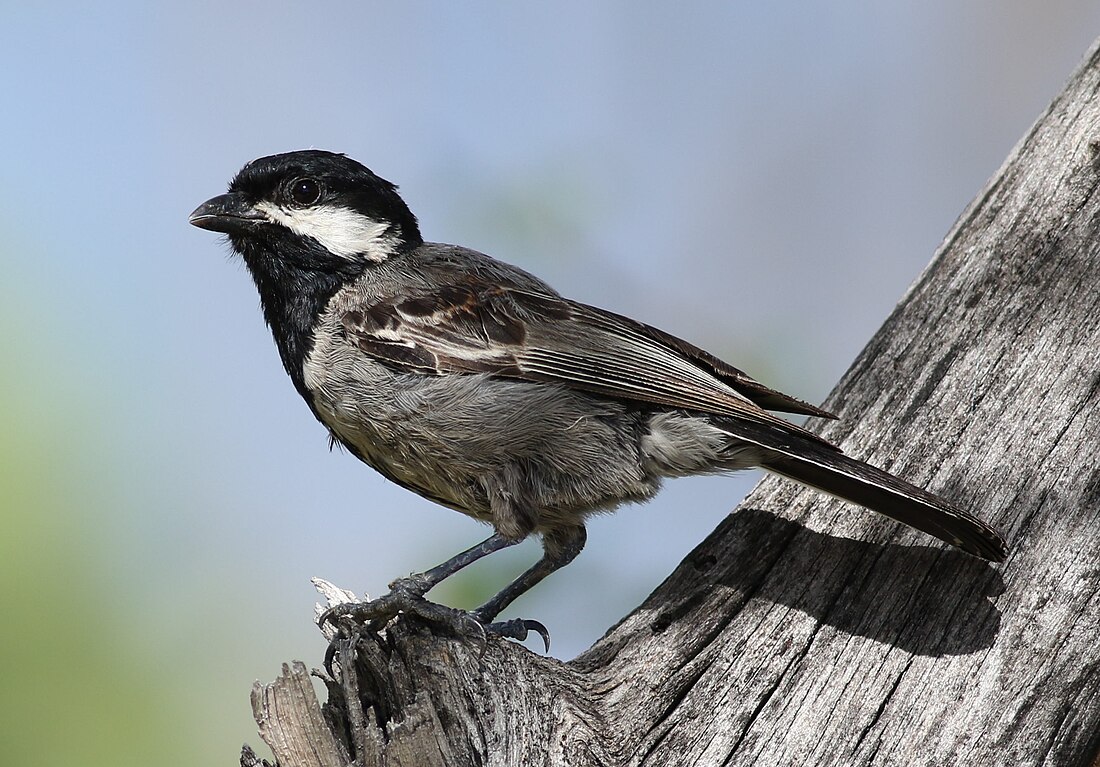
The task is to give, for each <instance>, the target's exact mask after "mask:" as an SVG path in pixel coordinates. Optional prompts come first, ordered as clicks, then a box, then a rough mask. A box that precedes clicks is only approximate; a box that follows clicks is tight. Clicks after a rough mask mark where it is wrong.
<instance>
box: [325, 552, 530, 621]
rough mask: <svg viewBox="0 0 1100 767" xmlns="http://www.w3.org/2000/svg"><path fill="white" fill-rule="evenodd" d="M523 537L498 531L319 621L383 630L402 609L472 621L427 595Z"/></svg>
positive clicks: (428, 616)
mask: <svg viewBox="0 0 1100 767" xmlns="http://www.w3.org/2000/svg"><path fill="white" fill-rule="evenodd" d="M521 540H522V538H508V537H506V536H503V535H501V534H500V533H494V534H493V535H491V536H489V537H488V538H486V539H485V540H484V541H482V542H481V543H479V544H477V545H476V546H472V547H470V548H468V549H466V550H465V551H463V552H461V553H460V554H456V555H455V556H453V557H451V558H450V559H448V560H447V561H446V562H443V563H442V564H439V565H436V566H435V567H433V568H432V569H430V570H425V571H424V572H422V573H413V574H412V575H409V576H407V577H405V578H398V579H397V580H395V581H394V582H393V583H391V584H390V591H389V593H387V594H383V595H382V596H380V597H378V598H377V599H372V600H370V601H368V602H345V603H343V604H338V605H333V606H332V607H330V608H329V609H328V610H326V611H325V612H323V613H321V616H320V618H318V621H317V622H318V624H319V625H321V626H324V625H325V624H326V623H335V621H336V620H337V619H339V618H343V617H349V616H350V617H354V618H356V619H358V620H360V621H362V622H363V623H364V624H365V625H366V626H367V628H368V629H380V628H382V627H383V626H385V625H386V623H388V622H389V621H390V620H391V619H392V618H394V617H396V616H397V614H398V613H401V612H406V613H414V614H416V615H419V616H420V617H422V618H425V619H427V620H430V621H434V622H437V623H456V622H459V621H468V620H469V619H470V617H472V616H470V614H469V613H466V612H465V611H463V610H455V609H453V608H450V607H445V606H444V605H438V604H435V603H434V602H429V601H428V600H426V599H424V595H425V594H427V593H428V591H430V590H431V589H432V588H433V587H435V586H437V585H438V584H439V583H440V582H441V581H442V580H444V579H445V578H448V577H450V576H452V575H454V574H455V573H457V572H458V571H459V570H461V569H462V568H464V567H466V566H467V565H470V564H473V563H474V562H476V561H477V560H479V559H481V558H482V557H485V556H487V555H489V554H492V553H493V552H494V551H500V550H501V549H506V548H508V547H509V546H514V545H516V544H517V543H519V542H520V541H521ZM509 601H510V600H509ZM475 620H476V619H475Z"/></svg>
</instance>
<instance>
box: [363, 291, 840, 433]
mask: <svg viewBox="0 0 1100 767" xmlns="http://www.w3.org/2000/svg"><path fill="white" fill-rule="evenodd" d="M343 327H344V331H345V333H346V335H347V337H348V339H349V340H350V341H351V342H352V343H354V344H355V345H356V346H357V347H358V348H359V349H360V350H361V351H363V352H364V353H366V354H369V355H371V356H372V357H374V358H376V359H379V360H381V361H383V362H386V363H388V364H390V365H392V366H394V367H397V368H400V369H405V370H408V371H415V372H418V373H422V374H427V375H441V374H447V373H451V374H453V373H489V374H492V375H496V376H501V377H508V378H515V379H520V380H527V381H540V382H549V383H556V384H561V385H565V386H569V387H572V388H575V389H580V390H584V391H588V392H593V393H596V394H601V395H604V396H609V397H615V398H618V399H626V400H634V401H638V402H647V403H652V404H655V405H662V406H666V407H675V408H684V409H687V410H695V411H699V412H703V413H710V414H714V415H719V416H727V417H732V418H743V419H749V420H752V421H756V422H759V423H764V424H769V425H773V426H779V425H782V426H783V427H789V428H790V429H792V430H795V431H798V432H802V430H801V429H799V428H798V427H796V426H794V425H793V424H791V423H789V422H788V421H785V420H783V419H780V418H778V417H776V416H774V415H772V414H771V413H768V412H767V411H766V410H764V409H763V407H761V405H767V406H774V407H776V408H777V409H787V410H791V411H793V412H804V413H813V414H815V415H825V416H827V415H828V414H827V413H825V411H821V410H818V409H817V408H814V407H813V406H812V405H807V404H806V403H802V402H799V401H798V400H795V399H793V398H789V397H787V396H786V395H783V394H780V393H779V392H774V391H772V390H771V389H768V388H767V387H765V386H764V385H763V384H760V383H757V382H756V381H753V380H752V379H751V378H749V377H748V376H747V375H745V374H744V373H742V372H741V371H739V370H737V369H736V368H733V367H730V366H728V365H726V364H725V363H723V362H721V361H720V360H718V359H717V358H715V357H712V356H711V355H709V354H707V353H706V352H704V351H702V350H701V349H698V348H697V347H694V346H691V345H690V344H688V343H687V342H685V341H681V340H680V339H677V338H675V337H674V336H670V335H668V334H667V333H663V332H662V331H659V330H657V329H655V328H651V327H649V326H647V325H643V324H642V323H639V322H636V321H634V320H631V319H629V318H627V317H622V316H620V315H617V314H614V313H612V312H608V311H604V310H602V309H597V308H595V307H591V306H586V305H584V304H580V303H576V302H573V301H569V300H567V299H564V298H561V297H559V296H556V295H552V294H540V293H536V292H532V291H528V290H523V289H520V288H516V287H511V286H503V285H500V284H489V283H486V282H481V281H479V280H476V279H472V278H470V279H467V280H465V281H456V282H454V283H452V284H449V285H446V286H444V287H439V288H434V289H431V290H422V291H420V292H418V293H416V294H415V295H411V296H404V297H401V298H396V299H387V300H368V299H364V300H362V301H360V302H359V303H357V304H354V305H352V306H350V307H349V308H348V309H347V310H346V311H345V313H344V315H343ZM754 400H755V401H754ZM758 402H759V403H760V404H757V403H758ZM802 433H804V434H807V435H808V434H809V433H808V432H802ZM814 439H815V440H816V439H819V438H817V437H814Z"/></svg>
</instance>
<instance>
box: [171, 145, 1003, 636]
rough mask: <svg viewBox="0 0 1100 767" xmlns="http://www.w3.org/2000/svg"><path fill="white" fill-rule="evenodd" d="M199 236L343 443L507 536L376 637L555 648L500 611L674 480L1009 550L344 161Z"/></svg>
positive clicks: (224, 199)
mask: <svg viewBox="0 0 1100 767" xmlns="http://www.w3.org/2000/svg"><path fill="white" fill-rule="evenodd" d="M189 222H190V223H191V224H193V225H194V226H196V227H199V228H202V229H206V230H210V231H213V232H216V233H220V234H224V235H226V236H227V238H228V242H229V244H230V246H231V248H232V250H233V251H234V252H235V253H236V254H238V255H239V256H240V258H241V259H243V261H244V264H245V267H246V268H247V271H248V272H249V273H250V274H251V276H252V279H253V281H254V282H255V285H256V288H257V290H258V292H259V297H260V305H261V308H262V312H263V316H264V320H265V321H266V323H267V325H268V326H269V327H270V329H271V332H272V335H273V337H274V340H275V345H276V347H277V349H278V353H279V356H280V358H281V361H282V364H283V367H284V368H285V369H286V372H287V374H288V375H289V377H290V380H291V382H292V383H293V385H294V387H295V389H296V390H297V391H298V393H299V394H300V395H301V396H302V398H303V399H304V400H305V403H306V405H307V406H308V407H309V409H310V410H311V411H312V413H313V415H314V416H315V417H316V418H317V420H318V421H320V423H321V424H322V425H323V426H324V427H325V428H327V430H328V432H329V435H330V439H331V441H332V442H333V443H335V444H339V445H341V446H343V447H344V448H346V449H347V450H348V451H350V453H351V454H352V455H354V456H355V457H357V458H358V459H359V460H361V461H362V462H363V463H365V464H367V465H368V466H370V467H372V468H374V469H375V470H376V471H378V472H379V473H381V474H382V475H383V476H384V477H386V478H388V479H389V480H391V481H393V482H395V483H397V484H398V485H401V486H402V487H405V488H407V489H409V490H411V491H412V492H414V493H417V494H418V495H420V496H423V497H424V498H427V499H430V500H432V501H435V502H436V503H438V504H440V505H442V506H444V507H448V508H450V509H454V510H457V511H459V512H461V513H463V514H466V515H468V516H470V517H472V518H474V519H476V520H478V521H480V522H483V523H487V524H488V525H490V526H491V527H492V528H493V533H492V535H491V536H489V537H488V538H487V539H485V540H484V541H482V542H480V543H478V544H477V545H475V546H473V547H471V548H469V549H467V550H465V551H463V552H461V553H459V554H458V555H456V556H454V557H452V558H451V559H449V560H447V561H446V562H443V563H442V564H440V565H438V566H436V567H433V568H431V569H429V570H425V571H423V572H418V573H414V574H412V575H409V576H407V577H403V578H398V579H396V580H395V581H394V582H393V583H391V584H390V591H389V592H388V593H387V594H385V595H383V596H381V597H378V598H376V599H375V600H368V601H366V602H363V603H360V604H357V605H355V606H354V607H352V608H348V609H347V610H345V611H344V614H351V613H352V612H354V613H355V614H356V616H357V617H358V618H360V619H361V620H363V621H364V622H365V623H367V624H369V625H371V626H375V627H377V626H381V625H384V624H385V623H386V622H387V621H389V620H391V619H393V618H394V617H396V616H397V615H398V614H399V613H403V612H404V613H415V614H419V615H422V616H424V617H426V618H429V619H432V620H439V621H443V622H447V621H452V622H453V621H455V620H458V619H461V620H465V621H473V622H474V623H475V624H476V625H477V626H478V627H480V628H482V629H484V630H485V631H486V632H488V633H492V634H497V635H500V636H504V637H509V638H513V639H520V640H522V639H524V638H525V637H526V636H527V633H528V631H530V630H535V631H537V632H538V633H539V634H541V635H542V636H543V639H544V641H545V642H546V643H547V647H548V646H549V634H548V632H547V631H546V628H545V626H543V625H542V624H541V623H539V622H538V621H535V620H530V619H512V620H508V621H498V620H497V617H498V616H499V614H500V613H501V612H502V611H503V610H504V609H505V608H506V607H508V606H509V605H510V604H511V603H512V602H513V601H514V600H515V599H516V598H518V597H519V596H520V595H522V594H524V593H525V592H526V591H528V590H529V589H530V588H531V587H533V586H534V585H535V584H537V583H539V582H540V581H542V580H543V579H544V578H545V577H546V576H548V575H550V574H551V573H553V572H554V571H556V570H558V569H559V568H561V567H564V566H565V565H567V564H569V563H570V562H571V561H572V560H573V559H574V558H575V557H576V556H577V555H578V554H579V553H580V552H581V549H582V548H583V547H584V545H585V541H586V532H585V520H586V518H587V517H588V516H590V515H592V514H594V513H598V512H605V511H610V510H613V509H615V508H616V507H618V506H620V505H622V504H624V503H629V502H642V501H646V500H648V499H650V498H652V497H653V496H654V495H655V494H656V493H657V492H658V490H659V489H660V487H661V484H662V481H663V480H665V479H668V478H674V477H684V476H690V475H699V474H712V473H721V472H733V471H737V470H740V469H746V468H750V467H761V468H763V469H765V470H767V471H770V472H773V473H775V474H779V475H782V476H784V477H787V478H789V479H793V480H795V481H796V482H799V483H802V484H804V485H808V486H810V487H813V488H816V489H818V490H820V491H823V492H825V493H828V494H830V495H833V496H838V497H840V498H842V499H845V500H847V501H850V502H852V503H854V504H857V505H859V506H863V507H866V508H868V509H871V510H874V511H877V512H879V513H881V514H884V515H886V516H887V517H890V518H892V519H894V520H897V521H899V522H902V523H904V524H906V525H909V526H911V527H914V528H916V529H918V530H921V531H924V532H925V533H928V534H930V535H932V536H934V537H936V538H938V539H940V540H942V541H944V542H946V543H949V544H951V545H953V546H955V547H958V548H959V549H961V550H962V551H965V552H967V553H968V554H971V555H973V556H975V557H978V558H981V559H985V560H989V561H992V562H1000V561H1003V560H1004V559H1005V557H1006V556H1007V546H1006V543H1005V539H1004V537H1003V536H1002V535H1001V534H1000V533H999V532H998V531H997V530H995V529H994V528H992V527H990V526H989V525H987V524H986V523H985V522H983V521H981V520H980V519H978V518H977V517H975V516H974V515H972V514H970V513H968V512H966V511H963V510H962V509H961V508H959V507H957V506H956V505H954V504H953V503H951V502H949V501H947V500H945V499H943V498H940V497H938V496H936V495H934V494H932V493H930V492H928V491H926V490H924V489H922V488H919V487H917V486H915V485H913V484H910V483H909V482H907V481H905V480H903V479H901V478H899V477H896V476H893V475H891V474H889V473H887V472H885V471H883V470H881V469H878V468H876V467H874V466H871V465H870V464H867V463H864V462H862V461H859V460H856V459H853V458H851V457H849V456H847V455H845V454H844V453H843V452H842V451H841V449H840V448H839V447H837V446H835V445H833V444H831V443H830V442H828V441H826V440H825V439H823V438H821V437H819V436H817V435H816V434H814V433H812V432H810V431H808V430H807V429H805V428H803V427H801V426H798V425H796V424H794V423H792V422H791V421H789V420H787V419H786V418H783V417H780V416H779V415H776V414H775V412H780V413H786V414H788V415H794V416H799V415H801V416H816V417H820V418H834V417H835V416H833V415H832V414H831V413H829V412H827V411H825V410H823V409H821V408H819V407H817V406H815V405H811V404H809V403H807V402H804V401H802V400H799V399H796V398H795V397H792V396H789V395H786V394H783V393H781V392H779V391H776V390H774V389H771V388H769V387H767V386H765V385H764V384H762V383H760V382H758V381H756V380H754V379H753V378H751V377H750V376H749V375H748V374H746V373H744V372H743V371H741V370H739V369H738V368H736V367H733V366H732V365H730V364H728V363H726V362H724V361H723V360H721V359H719V358H718V357H716V356H714V355H713V354H710V353H709V352H707V351H704V350H703V349H701V348H699V347H698V346H695V345H693V344H691V343H689V342H687V341H684V340H682V339H680V338H678V337H676V336H673V335H670V334H669V333H666V332H664V331H661V330H659V329H657V328H655V327H652V326H650V325H647V324H645V323H643V322H640V321H638V320H635V319H631V318H630V317H627V316H624V315H621V314H616V313H614V312H611V311H607V310H604V309H600V308H597V307H595V306H591V305H587V304H584V303H581V302H578V301H574V300H571V299H569V298H566V297H564V296H562V295H561V294H559V293H558V292H557V291H556V290H554V289H553V288H551V287H550V286H549V285H547V284H546V283H545V282H543V281H542V280H541V279H539V278H537V277H535V276H533V275H532V274H530V273H528V272H526V271H524V270H523V269H520V268H518V267H516V266H512V265H510V264H507V263H504V262H502V261H499V260H496V259H494V258H492V257H490V256H488V255H485V254H483V253H480V252H478V251H475V250H472V249H469V248H465V247H461V246H457V245H447V244H441V243H434V242H428V241H425V240H424V239H423V237H422V235H421V233H420V228H419V224H418V221H417V218H416V216H415V215H414V214H413V213H412V211H411V210H410V209H409V207H408V206H407V205H406V204H405V202H404V200H403V199H402V198H401V196H400V195H399V194H398V191H397V187H396V186H395V185H394V184H392V183H390V182H389V181H386V180H385V179H383V178H381V177H379V176H377V175H375V173H373V172H372V171H371V170H370V169H368V168H367V167H365V166H364V165H362V164H360V163H359V162H357V161H356V160H354V159H351V158H350V157H348V156H346V155H344V154H338V153H333V152H328V151H322V150H317V149H310V150H302V151H294V152H288V153H283V154H275V155H271V156H267V157H261V158H259V159H256V160H253V161H251V162H249V163H247V164H246V165H245V166H244V167H243V168H242V169H241V170H240V171H239V172H238V173H237V174H236V176H235V177H234V178H233V180H232V181H231V183H230V184H229V188H228V192H227V193H226V194H222V195H219V196H216V197H213V198H212V199H210V200H208V201H206V202H204V203H203V204H202V205H200V206H199V207H198V208H196V209H195V211H194V212H193V213H191V215H190V218H189ZM773 411H775V412H773ZM532 535H537V536H539V537H540V538H541V541H542V555H541V557H540V558H539V559H538V561H537V562H536V563H535V564H533V565H532V566H531V567H530V568H529V569H528V570H526V571H525V572H524V573H523V574H521V575H520V576H519V577H518V578H516V579H515V580H514V581H512V582H511V583H509V584H507V585H505V586H504V587H503V588H502V589H501V590H500V591H499V592H498V593H497V594H496V595H495V596H493V597H492V598H490V599H489V600H488V601H487V602H486V603H485V604H483V605H481V606H480V607H478V608H476V609H474V610H470V611H463V610H457V609H455V608H448V607H446V606H443V605H437V604H435V603H433V602H430V601H428V600H427V598H426V597H425V594H426V593H427V592H428V591H429V590H430V589H431V588H433V587H434V586H436V585H438V584H439V583H440V582H441V581H443V580H444V579H446V578H447V577H449V576H451V575H453V574H454V573H456V572H458V571H459V570H461V569H462V568H464V567H466V566H467V565H469V564H470V563H472V562H474V561H477V560H479V559H481V558H482V557H485V556H487V555H489V554H491V553H493V552H496V551H499V550H501V549H504V548H507V547H509V546H512V545H514V544H517V543H519V542H520V541H522V540H524V539H526V538H527V537H529V536H532ZM456 616H458V618H456Z"/></svg>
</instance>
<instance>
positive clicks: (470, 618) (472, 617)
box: [317, 575, 550, 652]
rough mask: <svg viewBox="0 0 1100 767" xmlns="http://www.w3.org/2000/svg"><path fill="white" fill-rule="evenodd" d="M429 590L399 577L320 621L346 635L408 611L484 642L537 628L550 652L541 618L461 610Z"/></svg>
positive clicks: (418, 581)
mask: <svg viewBox="0 0 1100 767" xmlns="http://www.w3.org/2000/svg"><path fill="white" fill-rule="evenodd" d="M425 591H427V587H426V584H424V583H423V581H422V580H421V579H418V578H417V576H415V575H412V576H409V577H408V578H399V579H397V580H396V581H394V582H393V583H391V584H390V591H389V593H387V594H383V595H382V596H380V597H378V598H377V599H371V600H368V601H364V602H341V603H339V604H335V605H333V606H332V607H330V608H328V609H327V610H325V611H324V612H322V613H321V614H320V616H319V617H318V618H317V624H318V625H319V626H321V627H322V628H323V627H324V626H325V625H326V624H331V625H332V626H333V627H334V628H336V629H337V631H338V632H342V633H345V634H348V633H359V632H364V631H366V632H369V633H377V632H379V631H381V630H382V629H384V628H385V627H386V626H387V625H388V624H389V623H390V621H392V620H394V619H395V618H396V617H397V616H398V615H401V614H406V615H414V616H416V617H417V618H420V619H421V620H424V621H426V622H428V623H431V624H433V625H437V626H445V627H447V628H448V629H450V630H451V631H452V632H453V633H455V634H458V635H465V634H469V633H471V631H472V632H473V633H475V634H477V635H478V636H479V637H480V638H481V639H482V641H484V639H485V638H486V637H487V636H490V635H491V636H499V637H502V638H504V639H514V640H516V641H519V642H522V641H524V640H526V639H527V637H528V635H529V634H530V632H532V631H534V632H535V633H537V634H538V635H539V636H540V637H542V642H543V646H544V648H545V651H546V652H549V651H550V632H549V631H548V630H547V628H546V626H544V625H543V624H542V623H540V622H538V621H535V620H527V619H523V618H513V619H511V620H507V621H496V622H494V621H493V620H492V619H491V618H487V617H486V616H484V615H482V614H481V613H480V612H479V611H478V610H470V611H467V610H459V609H457V608H454V607H447V606H446V605H441V604H438V603H436V602H430V601H428V600H427V599H425V598H424V592H425Z"/></svg>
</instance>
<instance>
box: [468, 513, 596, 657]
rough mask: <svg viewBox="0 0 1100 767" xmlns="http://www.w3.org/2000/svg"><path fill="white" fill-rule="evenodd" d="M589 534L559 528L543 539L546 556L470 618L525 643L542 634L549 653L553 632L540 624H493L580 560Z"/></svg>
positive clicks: (517, 620) (517, 621) (578, 528)
mask: <svg viewBox="0 0 1100 767" xmlns="http://www.w3.org/2000/svg"><path fill="white" fill-rule="evenodd" d="M587 540H588V534H587V533H586V532H585V529H584V527H583V526H581V525H577V526H574V527H564V528H558V529H556V530H553V531H551V532H547V533H545V534H544V535H543V538H542V547H543V556H542V559H540V560H539V561H538V562H536V563H535V564H534V565H533V566H532V567H531V568H530V569H528V570H527V571H526V572H525V573H523V574H522V575H521V576H519V577H518V578H516V579H515V580H514V581H512V582H511V583H509V584H508V585H507V586H505V587H504V588H503V589H501V590H500V591H499V592H498V593H497V594H496V596H494V597H493V598H492V599H490V600H489V601H488V602H486V603H485V604H483V605H482V606H481V607H479V608H477V609H476V610H474V611H473V612H471V613H470V614H471V615H472V616H473V618H474V620H476V621H477V622H478V623H480V624H481V625H483V626H485V630H486V631H488V632H489V633H491V634H497V635H498V636H503V637H507V638H509V639H517V640H519V641H521V642H522V641H523V640H524V639H526V638H527V633H528V632H529V631H535V632H538V634H539V635H540V636H541V637H542V641H543V642H544V643H545V644H546V650H547V651H549V650H550V632H549V631H547V630H546V627H545V626H543V625H542V624H541V623H539V622H538V621H533V620H526V619H522V618H513V619H512V620H508V621H501V622H499V623H493V622H492V621H493V619H494V618H496V617H497V615H499V614H500V612H501V611H502V610H504V608H506V607H507V606H508V605H510V604H511V603H512V602H514V601H515V600H516V599H517V598H519V597H520V596H521V595H522V594H524V593H525V592H526V591H527V590H528V589H530V588H531V587H532V586H534V585H535V584H537V583H538V582H539V581H541V580H542V579H543V578H545V577H546V576H548V575H550V573H552V572H554V571H555V570H560V569H561V568H563V567H565V566H566V565H567V564H569V563H570V562H572V561H573V560H574V559H576V557H577V555H578V554H580V553H581V549H583V548H584V544H585V541H587Z"/></svg>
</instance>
